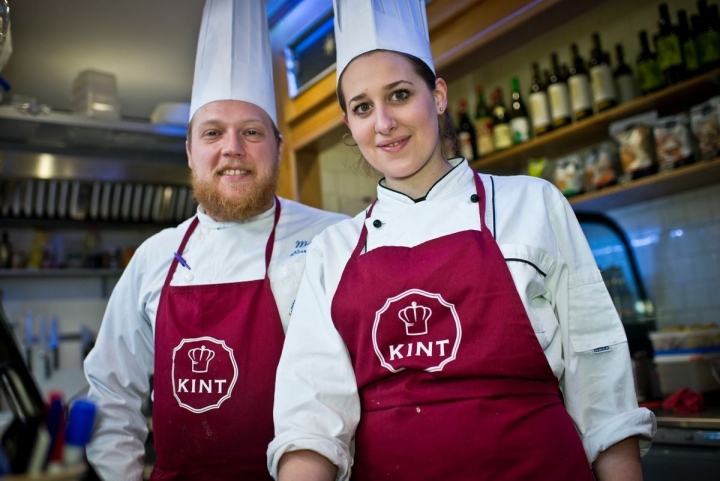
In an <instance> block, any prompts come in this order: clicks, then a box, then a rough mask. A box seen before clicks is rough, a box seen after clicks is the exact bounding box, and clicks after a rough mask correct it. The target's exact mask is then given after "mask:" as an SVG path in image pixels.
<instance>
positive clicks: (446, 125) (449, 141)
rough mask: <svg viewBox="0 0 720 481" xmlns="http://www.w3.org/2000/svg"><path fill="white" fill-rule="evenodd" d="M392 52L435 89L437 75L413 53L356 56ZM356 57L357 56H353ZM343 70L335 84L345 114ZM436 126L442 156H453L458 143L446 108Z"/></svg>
mask: <svg viewBox="0 0 720 481" xmlns="http://www.w3.org/2000/svg"><path fill="white" fill-rule="evenodd" d="M382 51H384V52H393V53H397V54H398V55H402V56H403V57H405V58H406V59H407V60H408V62H410V65H411V66H412V68H413V70H414V71H415V73H416V74H418V75H419V76H420V78H422V79H423V81H424V82H425V85H427V88H428V89H429V90H430V92H433V91H435V81H436V80H437V76H436V75H435V73H434V72H433V71H432V70H431V69H430V67H428V65H427V64H426V63H425V62H423V61H422V60H420V59H419V58H417V57H415V56H414V55H410V54H407V53H403V52H396V51H394V50H372V51H370V52H365V53H363V54H361V55H358V57H361V56H364V55H368V54H370V53H373V52H382ZM355 58H357V57H355ZM344 73H345V72H344V71H343V73H342V74H340V79H339V80H338V84H337V98H338V102H340V108H341V109H342V111H343V113H344V114H346V115H347V105H345V94H344V92H343V90H342V76H343V74H344ZM438 127H439V131H440V132H439V133H440V141H441V142H442V153H443V157H445V158H446V159H449V158H452V157H454V156H455V154H456V152H457V151H458V145H457V133H456V132H455V127H453V123H452V118H450V114H449V113H448V111H447V110H445V112H443V113H442V114H440V115H438Z"/></svg>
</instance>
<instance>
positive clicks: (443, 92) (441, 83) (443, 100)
mask: <svg viewBox="0 0 720 481" xmlns="http://www.w3.org/2000/svg"><path fill="white" fill-rule="evenodd" d="M447 91H448V87H447V84H446V83H445V80H443V79H441V78H440V77H438V78H436V79H435V91H434V92H433V95H434V96H435V107H436V108H437V114H438V115H442V114H443V113H444V112H445V111H446V110H447V102H448V99H447Z"/></svg>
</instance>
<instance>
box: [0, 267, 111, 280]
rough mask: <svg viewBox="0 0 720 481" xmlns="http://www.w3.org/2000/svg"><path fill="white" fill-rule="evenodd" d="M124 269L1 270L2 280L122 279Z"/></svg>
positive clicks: (0, 277) (0, 276)
mask: <svg viewBox="0 0 720 481" xmlns="http://www.w3.org/2000/svg"><path fill="white" fill-rule="evenodd" d="M122 273H123V270H122V269H0V279H2V278H23V277H26V278H42V277H51V278H55V277H120V275H121V274H122Z"/></svg>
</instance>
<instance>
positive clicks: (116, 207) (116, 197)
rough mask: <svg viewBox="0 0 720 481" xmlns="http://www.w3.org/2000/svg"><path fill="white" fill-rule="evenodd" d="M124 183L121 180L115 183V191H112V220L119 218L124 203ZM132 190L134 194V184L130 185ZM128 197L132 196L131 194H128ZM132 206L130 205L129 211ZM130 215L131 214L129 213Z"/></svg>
mask: <svg viewBox="0 0 720 481" xmlns="http://www.w3.org/2000/svg"><path fill="white" fill-rule="evenodd" d="M124 187H125V186H124V185H123V184H121V183H120V182H118V183H116V184H113V189H112V190H113V192H112V203H111V205H110V218H111V219H112V220H119V219H120V214H121V209H122V205H123V200H124V199H123V189H124ZM130 192H131V194H132V186H130ZM128 198H130V195H128ZM129 210H130V208H129V207H128V211H129ZM128 216H129V214H128Z"/></svg>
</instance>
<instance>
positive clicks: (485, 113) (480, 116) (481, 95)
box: [475, 85, 495, 157]
mask: <svg viewBox="0 0 720 481" xmlns="http://www.w3.org/2000/svg"><path fill="white" fill-rule="evenodd" d="M492 129H493V120H492V113H491V112H490V110H489V109H488V107H487V104H486V103H485V90H484V89H483V87H482V85H478V86H477V107H476V109H475V139H476V143H477V145H476V149H475V150H476V151H477V153H478V156H479V157H484V156H486V155H489V154H492V153H493V151H494V150H495V147H494V144H493V134H492Z"/></svg>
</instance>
